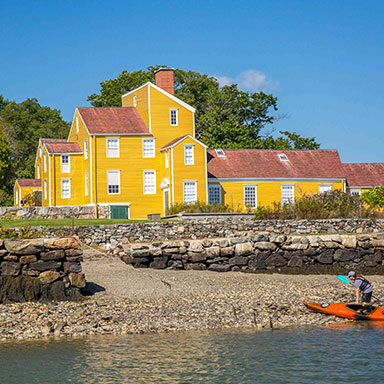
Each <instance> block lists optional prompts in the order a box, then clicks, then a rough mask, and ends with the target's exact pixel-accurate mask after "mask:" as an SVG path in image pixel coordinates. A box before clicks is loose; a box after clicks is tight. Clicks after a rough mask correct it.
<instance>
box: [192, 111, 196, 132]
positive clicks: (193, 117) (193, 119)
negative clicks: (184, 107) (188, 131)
mask: <svg viewBox="0 0 384 384" xmlns="http://www.w3.org/2000/svg"><path fill="white" fill-rule="evenodd" d="M192 122H193V137H195V136H196V135H195V112H193V116H192Z"/></svg>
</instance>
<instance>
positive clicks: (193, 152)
mask: <svg viewBox="0 0 384 384" xmlns="http://www.w3.org/2000/svg"><path fill="white" fill-rule="evenodd" d="M187 148H192V160H191V163H187V162H186V160H187V157H186V155H187ZM184 165H195V145H194V144H184Z"/></svg>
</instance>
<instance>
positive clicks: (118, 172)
mask: <svg viewBox="0 0 384 384" xmlns="http://www.w3.org/2000/svg"><path fill="white" fill-rule="evenodd" d="M109 173H117V174H118V177H119V184H118V185H119V192H117V193H116V192H109V180H108V174H109ZM111 185H114V184H111ZM107 195H121V179H120V169H107Z"/></svg>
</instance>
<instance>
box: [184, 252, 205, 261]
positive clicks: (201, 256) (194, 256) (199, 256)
mask: <svg viewBox="0 0 384 384" xmlns="http://www.w3.org/2000/svg"><path fill="white" fill-rule="evenodd" d="M188 256H189V260H190V262H191V263H200V262H202V261H205V260H207V255H206V254H205V253H194V252H188Z"/></svg>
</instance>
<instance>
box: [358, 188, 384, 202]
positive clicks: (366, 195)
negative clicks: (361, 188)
mask: <svg viewBox="0 0 384 384" xmlns="http://www.w3.org/2000/svg"><path fill="white" fill-rule="evenodd" d="M360 199H361V201H362V202H363V203H365V204H367V205H368V206H369V207H370V208H384V186H382V185H381V186H379V187H373V188H372V189H369V190H368V191H365V192H363V193H362V194H361V197H360Z"/></svg>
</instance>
